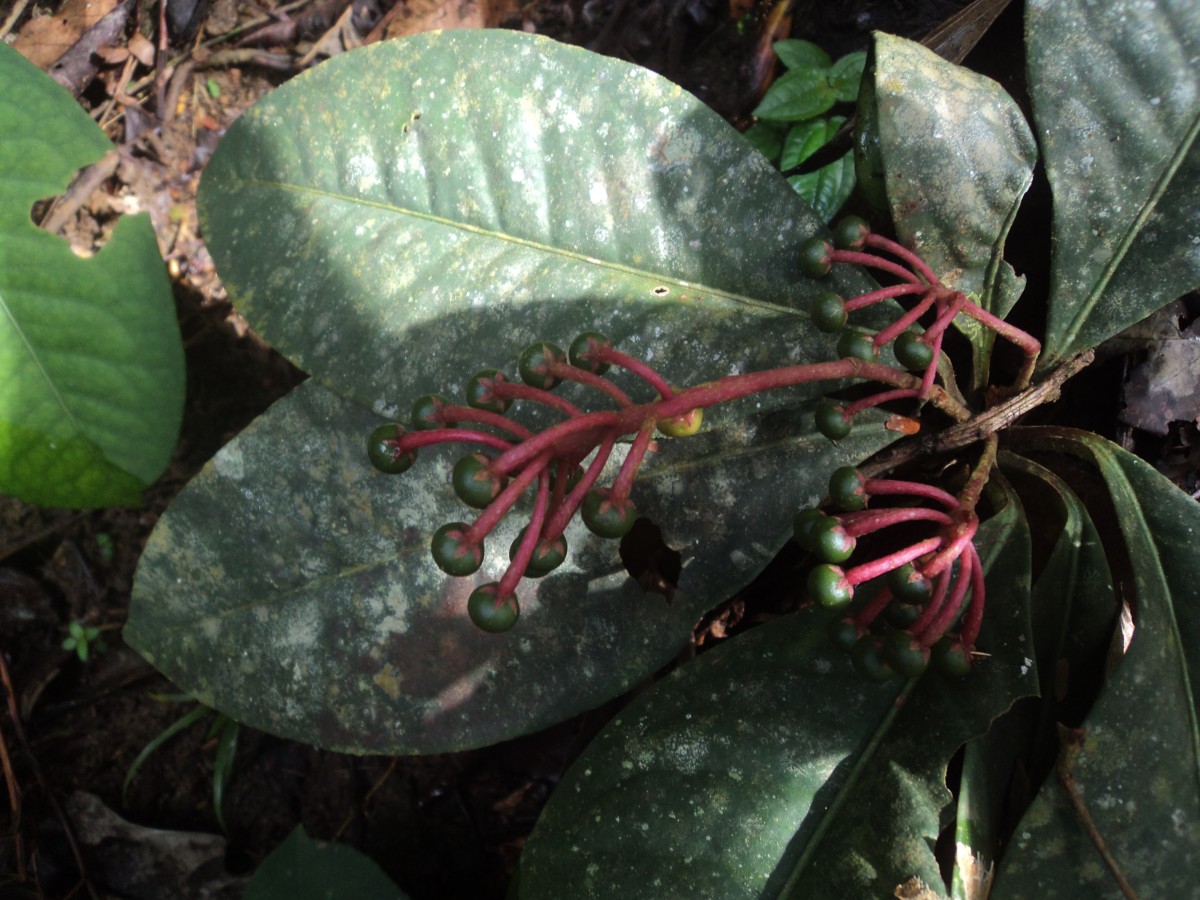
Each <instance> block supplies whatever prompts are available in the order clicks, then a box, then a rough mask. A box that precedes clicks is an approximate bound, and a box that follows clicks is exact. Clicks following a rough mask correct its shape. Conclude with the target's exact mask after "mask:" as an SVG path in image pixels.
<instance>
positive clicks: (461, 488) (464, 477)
mask: <svg viewBox="0 0 1200 900" xmlns="http://www.w3.org/2000/svg"><path fill="white" fill-rule="evenodd" d="M506 480H507V479H505V478H501V477H500V476H498V475H496V474H494V473H493V472H492V461H491V460H490V459H489V458H488V457H487V456H486V455H485V454H483V453H478V452H476V453H469V454H467V455H466V456H464V457H463V458H462V459H460V460H459V461H458V462H456V463H455V464H454V472H453V473H452V474H451V476H450V483H451V484H452V485H453V486H454V493H455V494H456V495H457V496H458V499H459V500H461V501H462V502H463V503H465V504H467V506H473V507H474V508H475V509H486V508H487V506H488V504H490V503H491V502H492V501H493V500H495V499H496V495H497V494H499V493H500V492H501V491H502V490H504V484H505V482H506Z"/></svg>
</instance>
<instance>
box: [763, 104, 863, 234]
mask: <svg viewBox="0 0 1200 900" xmlns="http://www.w3.org/2000/svg"><path fill="white" fill-rule="evenodd" d="M845 121H846V120H845V119H844V118H843V117H842V116H832V117H830V118H829V119H816V120H814V121H812V122H802V123H800V124H799V125H795V126H793V127H792V129H791V131H789V132H788V136H787V141H786V143H785V144H784V150H783V159H782V161H781V162H780V164H779V167H780V168H781V169H785V170H786V169H790V168H792V167H794V166H798V165H799V164H800V163H802V162H804V160H806V159H808V157H810V156H812V154H813V153H815V152H816V151H817V150H819V149H820V148H821V147H823V146H824V145H825V144H826V143H828V142H829V140H830V138H832V137H833V136H834V135H835V134H836V133H837V130H838V129H839V128H840V127H841V126H842V123H843V122H845ZM788 184H790V185H791V186H792V190H794V191H795V192H796V193H797V194H799V195H800V196H801V197H803V198H804V199H805V200H806V201H808V204H809V206H811V207H812V208H813V209H814V210H816V212H817V215H819V216H820V217H821V218H822V219H823V220H825V221H826V222H828V221H830V220H831V219H832V218H833V217H834V216H835V215H837V211H838V210H839V209H841V208H842V204H844V203H845V202H846V201H847V200H848V199H849V198H850V194H851V193H852V192H853V191H854V159H853V157H852V156H851V155H850V154H848V153H847V154H846V155H845V156H843V157H842V158H841V159H837V160H834V161H833V162H831V163H829V165H826V166H822V167H821V168H819V169H817V170H816V171H815V172H808V173H806V174H804V175H792V176H790V177H789V178H788Z"/></svg>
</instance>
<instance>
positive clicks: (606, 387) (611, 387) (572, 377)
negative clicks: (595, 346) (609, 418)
mask: <svg viewBox="0 0 1200 900" xmlns="http://www.w3.org/2000/svg"><path fill="white" fill-rule="evenodd" d="M548 371H549V374H550V375H552V376H553V377H555V378H559V379H561V380H563V381H574V382H577V383H579V384H583V385H587V386H588V387H590V388H595V389H596V390H598V391H601V392H603V393H605V394H607V395H608V396H609V397H611V398H612V399H613V400H615V401H616V403H617V406H620V407H622V408H624V407H627V406H633V401H632V400H630V399H629V395H628V394H626V393H625V392H624V391H623V390H621V389H620V388H619V387H617V386H616V385H615V384H613V383H612V382H611V381H609V380H608V379H607V378H605V377H604V376H603V375H597V374H596V373H595V372H589V371H588V370H587V369H581V368H579V367H578V366H573V365H571V364H570V363H564V362H552V363H550V368H549V370H548Z"/></svg>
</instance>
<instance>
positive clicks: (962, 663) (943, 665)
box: [930, 637, 974, 678]
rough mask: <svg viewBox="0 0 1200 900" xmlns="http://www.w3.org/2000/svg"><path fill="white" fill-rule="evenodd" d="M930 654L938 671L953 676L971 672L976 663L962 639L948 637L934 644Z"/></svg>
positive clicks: (959, 676) (960, 676)
mask: <svg viewBox="0 0 1200 900" xmlns="http://www.w3.org/2000/svg"><path fill="white" fill-rule="evenodd" d="M930 655H931V656H932V658H933V664H934V665H935V666H936V667H937V669H938V671H939V672H941V673H942V674H943V675H949V676H950V677H951V678H962V677H963V676H964V675H968V674H970V672H971V667H972V666H973V665H974V660H973V659H972V658H971V652H970V651H969V650H968V649H967V648H966V647H964V646H963V643H962V641H957V640H951V639H950V638H948V637H944V638H942V639H941V640H940V641H938V642H937V643H936V644H934V645H933V650H932V651H931V652H930Z"/></svg>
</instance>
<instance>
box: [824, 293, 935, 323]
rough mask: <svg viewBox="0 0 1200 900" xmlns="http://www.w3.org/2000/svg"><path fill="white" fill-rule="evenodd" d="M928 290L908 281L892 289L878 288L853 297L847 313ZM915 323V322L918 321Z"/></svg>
mask: <svg viewBox="0 0 1200 900" xmlns="http://www.w3.org/2000/svg"><path fill="white" fill-rule="evenodd" d="M928 290H929V286H928V285H925V284H914V283H913V282H911V281H906V282H905V283H904V284H893V285H891V286H890V287H885V288H878V289H877V290H874V291H868V292H867V293H865V294H859V295H858V296H857V297H851V298H850V299H849V300H847V301H846V303H845V309H846V312H848V313H852V312H856V311H857V310H860V309H864V308H865V307H868V306H870V305H871V304H873V303H879V302H880V301H882V300H887V299H889V298H891V297H903V296H905V295H906V294H923V293H925V292H926V291H928ZM929 302H930V303H932V302H933V300H932V299H931V300H930V301H929ZM925 308H926V309H928V308H929V307H928V306H926V307H925ZM913 321H914V322H915V321H916V319H914V320H913ZM902 330H903V329H902Z"/></svg>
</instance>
